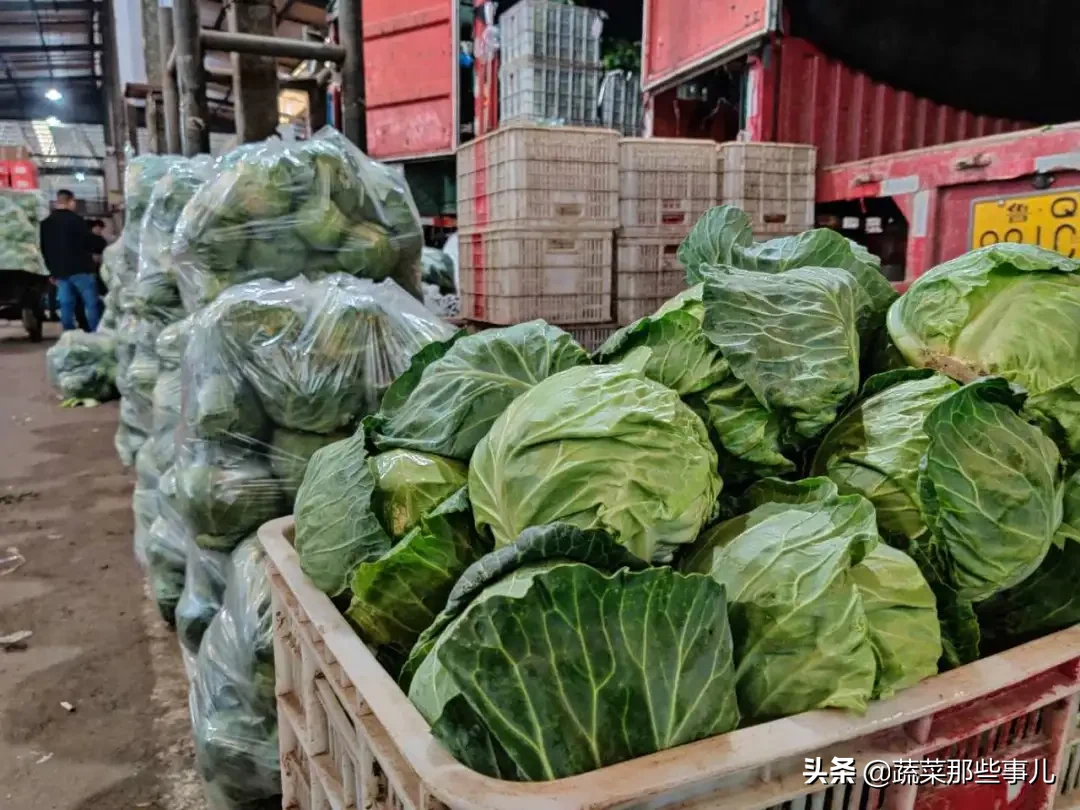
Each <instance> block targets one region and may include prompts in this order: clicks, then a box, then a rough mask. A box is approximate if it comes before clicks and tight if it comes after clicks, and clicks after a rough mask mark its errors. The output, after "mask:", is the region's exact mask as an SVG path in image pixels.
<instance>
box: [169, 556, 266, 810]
mask: <svg viewBox="0 0 1080 810" xmlns="http://www.w3.org/2000/svg"><path fill="white" fill-rule="evenodd" d="M190 709H191V726H192V729H193V731H194V735H195V762H196V766H197V768H198V770H199V773H200V775H201V776H202V778H203V779H204V780H205V782H206V792H207V799H208V803H209V805H210V807H211V810H241V808H243V809H244V810H247V809H248V808H253V807H262V806H264V803H265V806H267V807H270V806H274V805H272V804H270V801H271V800H273V799H274V798H275V797H276V796H278V794H279V793H280V792H281V775H280V771H279V766H278V740H277V708H276V705H275V697H274V644H273V612H272V610H271V607H270V585H269V582H268V581H267V578H266V569H265V567H264V562H263V551H262V547H261V546H260V545H259V541H258V540H257V539H256V538H254V537H252V538H250V539H248V540H246V541H244V542H243V543H242V544H240V546H239V547H238V548H237V549H236V551H235V552H234V553H233V555H232V558H231V562H230V566H229V573H228V581H227V584H226V586H225V594H224V599H223V602H222V607H221V611H220V612H219V613H218V614H217V616H215V617H214V619H213V621H211V622H210V626H209V628H208V629H207V630H206V633H205V635H204V636H203V638H202V644H201V646H200V648H199V654H198V658H197V659H196V662H195V671H194V677H193V678H192V682H191V692H190ZM277 806H280V799H279V800H278V805H277Z"/></svg>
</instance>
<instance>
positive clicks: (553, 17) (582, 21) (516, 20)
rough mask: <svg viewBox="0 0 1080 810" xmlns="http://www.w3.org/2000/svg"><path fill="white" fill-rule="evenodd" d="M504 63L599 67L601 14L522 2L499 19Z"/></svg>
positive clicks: (543, 1)
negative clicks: (533, 61)
mask: <svg viewBox="0 0 1080 810" xmlns="http://www.w3.org/2000/svg"><path fill="white" fill-rule="evenodd" d="M498 22H499V48H500V55H501V57H502V60H503V62H512V61H514V60H516V59H547V60H552V61H559V62H565V63H568V64H585V65H593V66H595V65H598V64H599V63H600V37H601V35H602V34H603V33H604V18H603V15H602V13H601V12H599V11H596V10H594V9H591V8H585V7H583V6H571V5H567V4H566V3H558V2H551V0H521V2H519V3H517V4H515V5H514V6H512V7H511V8H509V9H507V10H506V11H505V12H503V14H502V16H501V17H499V21H498Z"/></svg>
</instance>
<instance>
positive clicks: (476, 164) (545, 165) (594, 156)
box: [457, 125, 619, 229]
mask: <svg viewBox="0 0 1080 810" xmlns="http://www.w3.org/2000/svg"><path fill="white" fill-rule="evenodd" d="M457 171H458V182H457V193H458V204H457V210H458V225H459V227H461V228H475V227H485V226H488V225H511V224H512V225H514V226H515V227H519V228H565V227H571V228H573V227H580V228H586V227H587V228H595V229H614V228H615V227H616V226H617V225H618V221H619V136H618V134H617V133H615V132H612V131H608V130H602V129H576V128H570V127H537V126H522V125H517V126H511V127H506V128H504V129H499V130H496V131H495V132H492V133H490V134H488V135H484V136H483V137H480V138H477V139H476V140H474V141H470V142H469V143H468V144H465V145H463V146H462V147H461V148H460V149H459V150H458V160H457Z"/></svg>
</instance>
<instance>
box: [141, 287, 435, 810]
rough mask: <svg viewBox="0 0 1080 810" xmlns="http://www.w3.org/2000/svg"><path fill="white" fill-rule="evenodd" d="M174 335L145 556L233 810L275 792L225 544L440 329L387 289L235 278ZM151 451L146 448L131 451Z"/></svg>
mask: <svg viewBox="0 0 1080 810" xmlns="http://www.w3.org/2000/svg"><path fill="white" fill-rule="evenodd" d="M181 326H182V327H183V329H182V331H183V332H184V333H185V335H186V347H185V349H184V355H183V363H182V368H181V371H180V372H179V373H180V377H181V380H182V384H181V403H180V407H179V410H178V411H177V413H176V416H177V417H178V419H179V428H178V430H177V432H176V444H175V445H174V446H173V447H172V448H171V449H172V450H173V451H174V452H175V457H174V459H173V464H172V467H171V471H170V474H171V476H172V480H171V481H168V482H166V483H167V484H168V486H169V488H170V490H171V491H173V492H174V493H175V496H174V497H171V498H169V503H170V505H175V509H174V510H170V511H168V512H166V513H164V514H163V515H162V516H161V517H159V519H158V520H159V521H161V522H163V523H164V524H165V525H167V526H172V527H173V528H172V530H171V531H168V532H161V533H158V532H154V531H152V532H151V537H150V542H151V544H152V545H151V548H152V549H153V550H154V551H155V553H156V550H157V549H158V548H159V547H160V548H161V553H160V559H159V562H160V569H158V568H156V567H155V565H154V563H153V562H152V563H151V578H152V579H156V580H157V581H160V582H162V583H164V584H165V585H166V586H168V584H169V583H173V584H175V583H181V584H182V592H178V590H177V589H173V590H169V589H168V588H167V587H165V588H163V589H162V592H166V591H168V594H167V595H168V596H169V597H170V602H171V605H172V607H173V610H174V616H175V619H176V623H177V628H178V631H179V634H180V639H181V643H182V645H183V646H184V648H185V650H186V652H187V656H188V659H189V663H190V664H191V670H192V679H193V685H192V719H193V724H194V728H195V734H196V751H197V753H198V761H199V766H200V771H201V772H202V774H203V776H204V778H205V779H206V780H207V782H208V784H209V786H210V792H211V794H212V795H213V796H214V797H215V798H214V799H213V801H214V802H215V808H233V807H239V806H243V807H246V806H248V805H246V804H243V801H263V800H268V799H270V798H271V797H272V796H273V795H275V794H276V793H277V792H278V791H279V790H280V788H279V787H278V785H277V780H276V767H277V764H276V763H277V754H276V751H277V748H276V745H277V743H276V737H275V736H274V735H275V734H276V721H275V715H274V711H273V710H274V702H273V662H272V658H271V657H270V635H269V634H270V628H269V625H267V624H266V623H265V622H266V621H268V619H266V618H265V617H266V616H268V614H269V604H268V602H265V604H264V601H265V600H268V596H266V585H265V583H261V582H259V581H258V580H257V579H253V577H254V574H253V573H252V572H253V571H255V570H256V569H255V568H253V567H252V566H253V565H254V564H253V563H251V562H244V561H242V560H240V561H238V556H242V555H246V554H249V553H251V552H250V549H249V550H248V551H243V552H241V551H239V550H237V549H238V548H239V549H244V548H246V546H245V545H243V544H244V543H245V540H246V538H249V537H250V536H251V535H252V534H253V533H254V532H255V530H256V529H258V527H259V526H260V525H261V524H262V523H264V522H266V521H267V520H270V519H271V518H275V517H280V516H282V515H285V514H288V513H289V511H290V510H291V509H292V504H293V500H294V498H295V495H296V490H297V487H298V486H299V484H300V481H301V480H302V478H303V476H304V470H305V467H306V465H307V463H308V459H309V458H310V457H311V455H312V454H313V453H314V452H315V451H317V450H318V449H319V448H321V447H324V446H326V445H328V444H331V443H333V442H336V441H338V440H339V439H341V438H342V437H344V436H348V435H349V434H350V433H351V432H352V431H353V430H354V429H355V428H356V424H357V422H358V421H359V420H360V419H361V418H363V417H364V416H366V415H368V414H371V413H373V412H374V411H376V410H377V409H378V407H379V404H380V400H381V398H382V395H383V392H384V391H385V390H386V389H387V388H388V387H389V386H390V384H391V382H392V381H393V380H394V379H395V378H396V377H397V376H398V375H399V374H401V373H402V372H403V371H405V370H406V369H407V368H408V366H409V362H410V360H411V358H412V356H413V355H414V354H416V353H417V352H420V351H422V350H423V349H424V347H425V346H427V345H428V344H430V343H431V342H432V341H434V340H441V339H445V338H448V337H450V336H451V335H452V334H453V330H452V329H451V328H450V327H448V326H446V325H445V324H443V323H442V322H441V321H439V320H438V319H437V318H436V317H435V316H434V315H432V314H431V313H429V312H428V311H427V310H426V309H424V307H423V305H422V304H420V302H418V301H417V300H416V299H415V298H413V297H412V296H411V295H409V294H408V293H406V292H405V291H404V290H403V289H401V288H400V287H399V286H398V285H397V284H396V283H395V282H393V281H391V280H386V281H381V282H374V281H370V280H368V279H359V278H356V277H354V276H350V275H346V274H344V273H336V274H332V275H328V276H324V277H322V278H319V279H318V280H315V281H312V280H309V279H307V278H305V277H303V276H300V277H297V278H294V279H293V280H291V281H287V282H277V281H272V280H269V279H263V280H258V281H250V282H246V283H243V284H239V285H236V286H234V287H231V288H230V289H228V290H226V291H225V292H224V293H222V294H221V295H220V296H218V298H217V300H215V301H214V302H213V303H212V304H210V305H209V306H207V307H205V308H204V309H203V310H201V311H200V312H198V313H197V314H195V315H194V316H192V317H191V319H190V321H186V322H184V324H182V325H181ZM168 334H169V331H168V330H166V332H164V333H163V334H162V337H164V336H166V335H168ZM159 348H160V340H159ZM160 382H161V380H160V378H159V384H160ZM156 446H157V442H156V440H152V441H150V442H148V443H147V445H146V446H144V448H143V450H142V451H140V458H141V457H142V454H143V453H146V452H147V451H148V449H149V448H155V447H156ZM165 452H168V449H166V450H165ZM162 488H163V490H164V488H165V483H163V484H162ZM155 525H157V524H156V523H155ZM159 540H160V542H159ZM248 545H249V546H250V545H254V547H255V548H258V546H257V542H256V541H250V542H249V543H248ZM230 560H231V562H230ZM230 566H231V569H230ZM238 568H243V570H244V571H245V572H246V573H243V574H242V575H241V574H237V573H236V570H237V569H238ZM185 569H186V570H185ZM230 570H232V572H233V573H231V574H230V573H229V571H230ZM259 570H260V571H261V569H259ZM260 575H261V574H260ZM238 577H239V579H238ZM234 582H236V583H237V584H236V585H235V588H234ZM235 589H239V590H240V591H241V592H243V593H246V594H248V596H246V597H245V598H244V599H243V600H240V601H241V602H242V603H243V605H244V609H246V610H249V611H251V612H252V613H251V615H247V616H239V617H238V615H237V610H238V609H233V610H232V613H231V614H229V615H227V613H226V611H229V610H230V607H229V605H230V598H231V597H230V593H231V592H232V590H235ZM255 594H261V595H262V596H260V597H259V600H258V601H257V602H255V601H252V600H253V599H255V596H254V595H255ZM264 597H265V600H264ZM223 604H224V607H222V605H223ZM219 609H221V610H222V612H221V613H217V611H218V610H219ZM215 614H216V618H215ZM230 616H231V617H230ZM237 625H240V626H239V627H238V626H237ZM215 628H217V631H218V632H220V633H221V634H223V637H222V638H217V637H215V635H214V633H215ZM238 638H239V639H240V640H239V641H238V640H237V639H238ZM255 639H258V644H255V643H254V642H255ZM230 645H231V652H227V651H226V650H227V649H229V648H230ZM208 648H209V649H208ZM240 661H243V662H244V663H243V664H241V663H239V662H240ZM252 672H254V673H255V674H254V675H253V674H252ZM256 675H257V677H256ZM271 754H272V756H271ZM245 763H246V764H247V765H249V766H251V767H245ZM256 765H257V766H258V767H255V766H256ZM271 766H272V767H271ZM252 768H254V770H252ZM271 776H273V778H271ZM242 800H243V801H242Z"/></svg>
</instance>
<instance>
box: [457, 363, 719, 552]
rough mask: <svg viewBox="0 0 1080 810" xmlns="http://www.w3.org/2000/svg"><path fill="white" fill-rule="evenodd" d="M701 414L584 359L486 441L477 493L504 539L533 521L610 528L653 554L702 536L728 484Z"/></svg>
mask: <svg viewBox="0 0 1080 810" xmlns="http://www.w3.org/2000/svg"><path fill="white" fill-rule="evenodd" d="M720 487H721V481H720V479H719V477H718V476H717V474H716V453H715V451H714V450H713V448H712V445H711V444H710V442H709V437H708V432H707V431H706V429H705V426H704V425H703V424H702V422H701V420H700V419H699V418H698V417H697V416H696V415H695V414H694V412H693V411H692V410H690V408H689V407H687V406H686V405H685V404H683V402H682V401H681V400H680V399H679V397H678V395H677V394H676V393H675V392H674V391H672V390H671V389H668V388H665V387H664V386H662V385H660V384H659V383H655V382H653V381H652V380H648V379H646V378H645V377H643V376H642V375H641V373H640V372H639V371H638V370H637V369H635V368H633V367H631V366H630V365H622V364H620V365H614V366H581V367H578V368H572V369H570V370H569V371H564V372H562V373H560V374H556V375H555V376H553V377H549V378H548V379H546V380H544V381H543V382H540V383H539V384H537V385H535V386H534V387H532V389H531V390H529V391H528V392H526V393H524V394H523V395H521V396H519V397H518V398H517V399H516V400H514V402H513V403H511V405H510V406H509V407H508V408H507V409H506V410H505V411H504V412H503V413H502V415H501V416H500V417H499V418H498V420H496V422H495V424H494V425H493V426H492V428H491V431H490V433H488V435H487V436H485V437H484V438H483V439H482V440H481V441H480V444H479V445H478V446H477V448H476V452H475V454H474V455H473V461H472V465H471V466H470V468H469V498H470V500H471V501H472V505H473V511H474V513H475V515H476V524H477V526H478V527H480V528H481V529H490V531H491V532H492V533H493V534H494V537H495V544H496V546H502V545H507V544H509V543H512V542H513V541H514V539H515V538H516V537H517V536H518V535H519V534H520V533H521V532H522V530H524V529H526V528H528V527H529V526H539V525H543V524H545V523H553V522H557V521H564V522H568V523H572V524H574V525H576V526H579V527H581V528H583V529H591V528H601V529H605V530H607V531H609V532H611V533H612V534H613V535H614V536H616V537H617V538H618V540H619V542H620V543H622V544H623V545H625V546H626V547H627V548H628V549H629V550H630V551H631V552H633V553H634V554H635V555H637V556H638V557H640V558H641V559H644V560H655V561H664V560H669V559H670V558H671V555H672V553H673V552H674V550H675V549H676V548H677V547H678V546H680V545H684V544H688V543H691V542H693V540H694V538H695V537H696V536H697V533H698V531H699V530H700V528H701V526H702V525H703V524H704V522H705V520H706V519H707V518H708V517H709V514H710V512H711V510H712V505H713V502H714V501H715V500H716V496H717V495H718V494H719V492H720Z"/></svg>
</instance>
